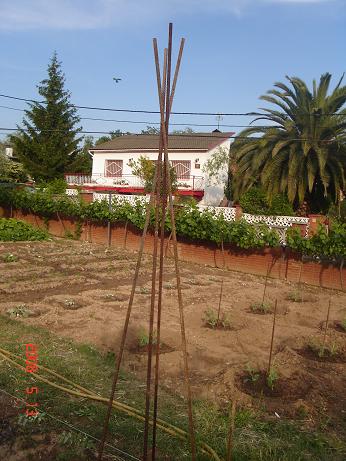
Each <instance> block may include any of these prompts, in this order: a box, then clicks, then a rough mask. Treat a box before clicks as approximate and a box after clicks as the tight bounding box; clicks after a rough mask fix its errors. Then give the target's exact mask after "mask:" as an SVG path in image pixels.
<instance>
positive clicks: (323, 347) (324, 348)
mask: <svg viewBox="0 0 346 461" xmlns="http://www.w3.org/2000/svg"><path fill="white" fill-rule="evenodd" d="M308 348H309V349H310V350H311V351H312V352H314V353H315V354H316V355H318V357H320V358H323V357H335V356H337V355H338V354H339V352H340V347H339V345H338V344H337V343H336V342H335V341H333V342H331V343H326V344H325V343H323V342H320V341H317V340H314V339H313V340H311V341H310V342H309V344H308Z"/></svg>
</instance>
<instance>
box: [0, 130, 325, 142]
mask: <svg viewBox="0 0 346 461" xmlns="http://www.w3.org/2000/svg"><path fill="white" fill-rule="evenodd" d="M18 130H19V131H20V130H21V131H25V132H30V130H28V129H25V128H1V127H0V131H3V132H8V133H10V132H13V131H18ZM40 132H47V133H56V132H58V133H59V132H63V133H65V131H64V130H56V129H52V130H49V129H47V130H40ZM77 133H81V134H105V135H111V134H112V131H84V130H80V131H78V132H77ZM128 135H129V134H128V133H121V136H119V137H120V138H121V137H123V136H128ZM130 135H131V136H137V137H139V138H140V137H143V136H157V137H159V135H158V134H157V135H148V134H146V133H130ZM173 137H174V138H210V139H246V140H248V141H249V140H253V139H262V138H261V137H258V136H253V137H248V136H240V135H236V136H233V135H232V136H230V135H228V134H227V133H220V135H219V134H218V133H210V134H208V133H190V134H189V133H183V134H174V133H173V134H172V133H169V134H168V138H173ZM113 139H116V137H115V138H113ZM287 140H288V141H309V142H311V141H314V142H325V143H328V142H331V141H333V139H309V138H289V139H287Z"/></svg>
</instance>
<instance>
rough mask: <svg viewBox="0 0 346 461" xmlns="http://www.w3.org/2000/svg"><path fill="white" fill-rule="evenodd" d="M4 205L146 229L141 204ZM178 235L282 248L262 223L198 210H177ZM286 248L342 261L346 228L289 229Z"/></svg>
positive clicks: (6, 198) (67, 201)
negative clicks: (310, 232) (306, 235)
mask: <svg viewBox="0 0 346 461" xmlns="http://www.w3.org/2000/svg"><path fill="white" fill-rule="evenodd" d="M0 205H2V206H4V207H7V208H9V207H11V206H12V207H13V208H15V209H20V210H23V211H27V212H31V213H36V214H38V215H40V216H43V217H46V218H51V217H56V216H57V215H59V216H60V217H66V218H73V219H77V220H79V221H85V220H89V221H93V222H106V221H108V220H109V221H111V222H130V223H132V224H133V225H134V226H135V227H137V228H139V229H143V227H144V221H145V213H144V212H143V202H142V201H140V200H137V201H136V202H135V204H134V205H132V204H130V203H128V202H125V201H118V200H117V199H116V198H114V199H113V203H112V210H111V211H110V210H109V205H108V202H107V200H104V201H100V202H99V201H95V202H92V203H86V202H84V201H82V200H80V199H79V198H78V197H77V198H75V197H74V198H72V197H68V196H66V195H59V196H53V195H52V194H49V193H46V192H42V191H39V192H28V191H25V190H15V191H2V193H1V196H0ZM153 223H154V210H151V226H152V225H153ZM165 227H166V230H167V231H168V232H169V231H170V230H171V222H170V218H169V216H167V218H166V221H165ZM176 230H177V234H178V235H179V236H183V237H186V238H189V239H191V240H204V241H210V242H214V243H216V244H218V245H220V244H221V243H224V244H226V243H231V244H233V245H235V246H237V247H239V248H244V249H247V248H263V247H277V246H279V237H278V235H277V233H276V232H275V231H273V230H270V229H269V228H268V226H266V225H264V224H258V225H251V224H248V223H247V222H245V221H243V220H239V221H233V222H229V221H226V220H225V219H224V217H223V216H222V215H215V214H214V213H213V212H212V211H209V210H204V211H200V210H199V209H198V208H197V207H196V206H195V205H186V206H180V207H177V210H176ZM287 244H288V246H289V247H290V248H291V249H292V250H294V251H297V252H299V253H302V254H307V255H311V256H315V257H316V256H317V257H322V256H323V257H328V258H344V257H345V256H346V224H334V225H333V226H332V228H331V229H330V230H329V232H327V231H326V229H325V228H323V227H321V228H320V229H319V230H318V232H317V234H316V235H314V236H312V237H311V238H309V239H306V238H303V237H302V236H301V235H300V232H299V229H294V228H292V229H289V231H288V233H287Z"/></svg>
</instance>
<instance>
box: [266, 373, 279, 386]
mask: <svg viewBox="0 0 346 461" xmlns="http://www.w3.org/2000/svg"><path fill="white" fill-rule="evenodd" d="M278 379H279V374H278V372H277V371H276V369H275V368H271V369H270V370H269V373H267V379H266V381H267V386H268V387H270V389H271V390H273V389H274V386H275V383H276V382H277V380H278Z"/></svg>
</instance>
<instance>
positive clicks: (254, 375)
mask: <svg viewBox="0 0 346 461" xmlns="http://www.w3.org/2000/svg"><path fill="white" fill-rule="evenodd" d="M245 373H246V376H245V379H244V381H245V382H248V383H251V384H255V383H256V382H257V381H258V380H259V377H260V373H259V371H258V370H255V368H253V367H252V366H251V365H250V364H247V365H246V370H245Z"/></svg>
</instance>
